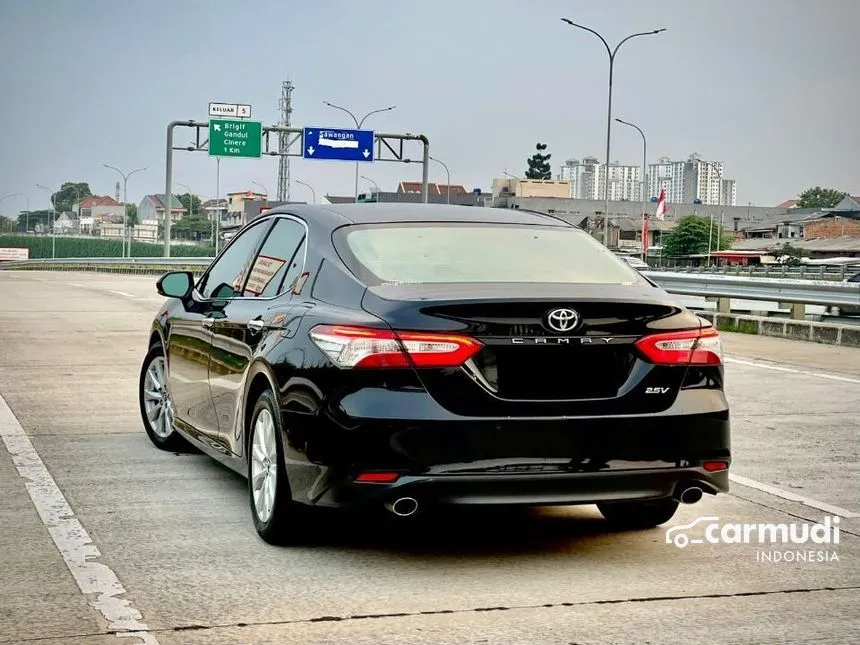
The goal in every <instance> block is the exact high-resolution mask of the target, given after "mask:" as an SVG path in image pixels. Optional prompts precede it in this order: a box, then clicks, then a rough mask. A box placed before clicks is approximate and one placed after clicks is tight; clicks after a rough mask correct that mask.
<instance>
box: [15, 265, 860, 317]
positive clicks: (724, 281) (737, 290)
mask: <svg viewBox="0 0 860 645" xmlns="http://www.w3.org/2000/svg"><path fill="white" fill-rule="evenodd" d="M210 262H212V258H208V257H202V258H201V257H188V258H183V257H172V258H56V259H49V258H42V259H34V260H26V261H23V262H5V263H0V269H29V270H39V269H48V270H69V271H81V270H90V271H98V270H107V271H114V272H123V273H160V272H163V271H169V270H171V269H177V268H180V267H182V268H187V269H190V270H194V271H202V270H203V269H205V268H206V267H207V266H208V265H209V263H210ZM642 273H643V275H646V276H648V277H649V278H650V279H651V280H653V281H654V282H656V283H657V284H658V285H659V286H661V287H662V288H664V289H665V290H666V291H668V292H670V293H674V294H678V295H685V296H703V297H713V298H737V299H742V300H762V301H768V302H784V303H793V304H806V305H824V306H829V307H860V283H851V282H838V281H833V280H811V279H802V280H800V279H786V278H764V277H748V276H730V275H719V274H709V273H692V272H677V271H653V270H648V271H643V272H642Z"/></svg>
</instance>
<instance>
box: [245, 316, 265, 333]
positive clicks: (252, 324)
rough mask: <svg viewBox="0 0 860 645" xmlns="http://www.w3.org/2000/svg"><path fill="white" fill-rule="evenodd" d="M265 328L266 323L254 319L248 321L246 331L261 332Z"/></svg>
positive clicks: (260, 319)
mask: <svg viewBox="0 0 860 645" xmlns="http://www.w3.org/2000/svg"><path fill="white" fill-rule="evenodd" d="M265 326H266V323H265V322H264V321H263V319H262V318H254V319H253V320H249V321H248V329H252V330H254V331H263V328H264V327H265Z"/></svg>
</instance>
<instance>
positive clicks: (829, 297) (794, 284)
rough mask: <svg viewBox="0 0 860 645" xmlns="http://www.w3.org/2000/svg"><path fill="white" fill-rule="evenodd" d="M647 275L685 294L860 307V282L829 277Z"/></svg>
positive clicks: (668, 273) (673, 291)
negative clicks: (807, 278)
mask: <svg viewBox="0 0 860 645" xmlns="http://www.w3.org/2000/svg"><path fill="white" fill-rule="evenodd" d="M642 273H643V275H646V276H648V277H649V278H650V279H651V280H653V281H654V282H656V283H657V284H658V285H660V286H661V287H663V288H664V289H665V290H666V291H668V292H669V293H674V294H678V295H683V296H703V297H713V298H737V299H741V300H764V301H768V302H785V303H793V304H806V305H824V306H827V307H860V283H856V282H835V281H828V280H788V279H784V278H749V277H739V276H726V275H706V274H695V273H670V272H668V271H643V272H642Z"/></svg>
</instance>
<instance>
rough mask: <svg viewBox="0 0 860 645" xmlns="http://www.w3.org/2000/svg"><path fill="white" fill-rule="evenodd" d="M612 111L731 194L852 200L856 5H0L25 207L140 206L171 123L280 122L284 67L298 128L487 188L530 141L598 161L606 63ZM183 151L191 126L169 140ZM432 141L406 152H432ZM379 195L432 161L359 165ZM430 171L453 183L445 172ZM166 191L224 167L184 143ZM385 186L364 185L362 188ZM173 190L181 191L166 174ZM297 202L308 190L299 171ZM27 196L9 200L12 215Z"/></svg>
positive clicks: (235, 168) (377, 0)
mask: <svg viewBox="0 0 860 645" xmlns="http://www.w3.org/2000/svg"><path fill="white" fill-rule="evenodd" d="M563 17H566V18H570V19H571V20H573V21H574V22H577V23H579V24H582V25H586V26H588V27H591V28H592V29H595V30H596V31H598V32H600V33H601V34H602V35H603V36H604V38H606V40H607V41H608V42H609V43H610V44H611V45H612V46H614V45H615V43H617V42H618V41H620V40H621V39H622V38H624V37H625V36H627V35H629V34H631V33H636V32H641V31H650V30H653V29H657V28H665V29H666V31H665V32H663V33H661V34H659V35H653V36H643V37H638V38H634V39H632V40H630V41H627V42H626V43H625V44H624V45H623V46H622V47H621V49H620V50H619V51H618V54H617V56H616V58H615V68H614V69H615V74H614V90H613V117H618V118H622V119H624V120H627V121H632V122H634V123H636V124H637V125H639V126H640V127H641V128H642V130H643V131H644V132H645V134H646V136H647V140H648V159H649V163H652V162H654V161H656V159H657V158H658V157H663V156H668V157H671V158H674V159H686V158H687V156H689V155H690V154H691V153H694V152H695V153H699V154H700V155H701V156H702V158H703V159H706V160H719V161H722V162H723V163H724V176H725V177H728V178H734V179H736V180H737V201H738V204H747V203H752V204H754V205H759V206H768V205H774V204H777V203H779V202H781V201H783V200H786V199H790V198H793V197H795V196H796V195H797V194H798V193H799V192H801V191H802V190H804V189H805V188H807V187H809V186H814V185H822V186H828V187H833V188H837V189H840V190H845V191H848V192H850V193H852V194H855V195H856V194H860V118H858V114H860V108H858V106H860V53H858V52H860V49H858V46H860V31H858V25H860V1H858V0H721V1H720V2H715V1H713V0H708V1H705V0H692V1H691V0H649V1H648V2H643V1H641V0H611V1H604V2H594V1H593V0H592V1H589V2H586V1H584V0H540V1H538V2H524V1H522V0H519V1H517V0H468V1H463V0H459V1H454V0H434V1H432V2H426V1H425V2H419V1H418V0H408V1H404V0H241V2H239V1H238V0H234V1H232V2H230V1H225V0H197V1H195V0H146V1H145V2H131V1H124V0H5V1H4V2H3V3H2V6H0V123H2V124H3V126H4V127H3V131H4V133H5V134H4V137H3V145H2V146H0V196H2V195H5V194H7V193H13V192H20V193H24V194H26V195H27V196H28V197H29V199H30V205H31V207H32V208H34V209H36V208H48V207H49V205H50V202H49V197H48V193H47V192H46V191H44V190H41V189H39V188H37V187H36V184H37V183H41V184H44V185H47V186H49V187H52V188H58V187H59V186H60V184H62V183H63V182H64V181H86V182H88V183H89V184H90V187H91V189H92V190H93V192H95V193H97V194H113V192H114V186H115V183H116V180H117V179H118V178H119V175H118V174H117V173H116V172H115V171H113V170H110V169H107V168H105V167H104V166H103V164H110V165H113V166H116V167H118V168H120V169H122V170H123V171H125V172H129V171H131V170H133V169H136V168H141V167H146V168H147V170H145V171H143V172H139V173H136V174H135V175H134V176H132V177H131V178H130V179H129V182H128V184H129V185H128V192H129V201H132V202H136V203H138V202H139V201H140V200H141V199H142V197H143V196H144V195H145V194H148V193H156V192H158V193H161V192H164V188H165V141H166V129H167V124H168V123H169V122H170V121H174V120H186V119H197V120H204V121H205V120H206V119H207V113H208V104H209V102H210V101H222V102H228V103H245V104H250V105H251V106H252V117H253V118H255V119H259V120H261V121H263V122H264V124H266V125H272V124H275V123H277V120H278V97H279V94H280V88H281V83H282V82H283V81H284V80H286V79H290V80H291V81H292V82H293V84H294V86H295V90H294V92H293V114H292V125H293V126H297V127H301V126H304V125H309V126H310V125H315V126H330V127H350V126H351V125H352V121H351V119H350V118H349V116H348V115H347V114H345V113H343V112H340V111H338V110H335V109H332V108H330V107H327V106H326V105H325V104H324V101H328V102H331V103H334V104H337V105H341V106H344V107H346V108H348V109H349V110H351V111H353V112H354V113H355V114H356V116H358V117H359V118H361V117H362V116H364V114H366V113H367V112H370V111H372V110H376V109H380V108H383V107H387V106H390V105H395V106H396V108H395V109H394V110H391V111H388V112H384V113H381V114H375V115H373V116H371V117H369V118H368V119H367V121H366V122H365V127H367V128H372V129H375V130H376V131H386V132H395V133H401V132H410V133H422V134H424V135H426V136H427V137H428V138H429V140H430V154H431V155H432V156H434V157H437V158H438V159H440V160H442V161H443V162H445V164H446V165H447V166H448V168H449V169H450V172H451V182H452V183H454V184H463V185H465V187H466V188H467V189H468V190H471V189H473V188H482V189H484V190H488V189H489V188H490V185H491V182H492V178H493V177H501V176H502V173H503V172H509V173H512V174H515V175H520V176H521V175H522V173H523V172H524V171H525V168H526V167H527V165H526V159H527V158H528V157H529V156H530V155H531V154H533V152H534V149H535V143H536V142H538V141H540V142H543V143H546V144H548V149H547V152H549V153H551V154H552V158H551V161H550V163H551V164H552V172H553V176H555V175H556V174H557V173H558V172H559V167H560V166H561V165H562V164H563V163H564V160H565V159H568V158H580V159H581V158H582V157H583V156H587V155H593V156H596V157H598V159H601V160H602V159H604V158H605V137H606V110H607V85H608V72H609V62H608V55H607V52H606V49H605V48H604V46H603V45H602V44H601V42H600V40H599V39H598V38H597V37H596V36H594V35H592V34H590V33H588V32H585V31H582V30H579V29H576V28H573V27H570V26H569V25H566V24H565V23H563V22H562V21H561V18H563ZM176 135H177V143H187V141H182V140H183V139H186V140H190V139H191V137H192V136H193V135H192V131H191V130H189V129H186V128H180V129H177V131H176ZM420 153H421V146H420V144H414V145H413V147H411V148H408V154H409V156H410V157H412V158H419V159H420ZM641 159H642V141H641V138H640V137H639V135H638V133H637V132H636V131H635V130H633V129H631V128H628V127H626V126H623V125H618V124H615V125H614V126H613V128H612V152H611V160H612V161H619V162H621V163H626V164H631V165H636V164H640V163H641ZM277 166H278V162H277V158H276V157H263V158H262V159H225V160H223V161H222V162H221V172H220V193H221V194H222V195H223V194H224V193H226V192H235V191H241V190H257V191H261V192H262V189H261V188H260V187H259V186H258V185H257V184H255V183H253V182H258V183H259V184H262V185H263V186H264V187H265V188H266V190H267V191H268V192H269V193H270V194H271V196H272V198H273V199H274V198H275V194H276V191H277V172H278V168H277ZM290 167H291V172H292V178H293V180H300V181H303V182H306V183H308V184H310V185H311V186H313V188H314V189H315V191H316V194H317V196H318V197H321V196H322V195H324V194H335V195H351V194H352V193H353V189H354V173H355V165H354V164H351V163H343V162H322V161H310V160H303V159H292V160H291V166H290ZM360 170H361V174H362V175H365V176H367V177H369V178H370V179H371V180H373V181H375V182H376V183H377V184H378V185H379V186H380V187H381V188H382V189H383V190H394V189H396V186H397V182H399V181H401V180H420V178H421V165H420V164H414V163H413V164H403V163H391V162H376V163H373V164H364V165H362V166H361V168H360ZM430 179H431V181H437V182H445V180H446V177H445V173H444V170H443V169H442V167H441V165H439V164H436V163H431V166H430ZM174 182H179V183H182V184H185V185H187V186H188V187H190V188H191V190H192V191H193V192H195V193H197V194H200V195H202V196H204V197H209V198H211V197H214V196H215V193H216V163H215V160H214V159H212V158H209V157H208V155H207V154H206V153H203V152H195V153H189V152H184V151H181V152H176V153H175V154H174ZM371 185H372V184H371V183H370V182H369V181H367V180H365V179H361V180H360V188H361V190H366V189H367V188H369V187H370V186H371ZM174 192H185V189H184V188H182V187H180V186H177V185H176V184H175V185H174ZM291 197H292V199H294V200H303V201H304V200H306V201H311V193H310V190H308V189H307V188H306V187H305V186H303V185H300V184H296V183H294V184H293V185H292V192H291ZM25 207H26V203H25V201H24V200H23V199H21V198H17V197H13V198H10V199H8V200H5V201H4V202H2V203H0V212H2V213H4V214H7V215H8V214H10V211H11V212H13V213H14V212H17V210H20V209H23V208H25Z"/></svg>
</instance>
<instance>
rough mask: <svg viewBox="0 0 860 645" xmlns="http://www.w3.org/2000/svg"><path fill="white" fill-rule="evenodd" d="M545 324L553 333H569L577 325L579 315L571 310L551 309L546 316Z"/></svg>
mask: <svg viewBox="0 0 860 645" xmlns="http://www.w3.org/2000/svg"><path fill="white" fill-rule="evenodd" d="M546 324H547V326H549V328H550V329H552V330H553V331H558V332H565V331H570V330H572V329H573V328H575V327H576V326H577V325H578V324H579V314H578V313H576V312H575V311H574V310H573V309H553V310H552V311H550V312H549V313H548V314H547V316H546Z"/></svg>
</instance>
